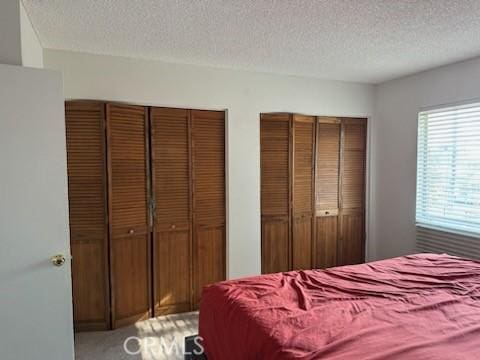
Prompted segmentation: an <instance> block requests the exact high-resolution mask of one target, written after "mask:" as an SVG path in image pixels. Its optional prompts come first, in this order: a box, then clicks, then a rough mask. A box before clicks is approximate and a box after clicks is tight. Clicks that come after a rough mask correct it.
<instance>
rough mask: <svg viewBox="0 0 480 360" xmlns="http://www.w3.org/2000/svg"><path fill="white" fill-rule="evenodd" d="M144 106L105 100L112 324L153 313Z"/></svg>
mask: <svg viewBox="0 0 480 360" xmlns="http://www.w3.org/2000/svg"><path fill="white" fill-rule="evenodd" d="M146 136H147V128H146V109H145V108H144V107H142V106H131V105H120V104H107V141H108V150H109V152H108V154H109V164H108V165H109V185H110V186H109V201H110V236H111V247H112V249H111V254H112V255H111V267H112V270H111V274H112V279H111V281H112V308H113V309H112V319H113V327H114V328H116V327H118V326H122V325H125V324H129V323H132V322H135V321H137V320H139V319H143V318H147V317H149V316H150V280H149V274H150V241H149V239H150V236H149V226H148V225H149V224H148V207H147V203H148V196H149V195H148V179H147V176H148V175H147V174H148V169H147V161H149V159H147V154H148V147H147V142H146Z"/></svg>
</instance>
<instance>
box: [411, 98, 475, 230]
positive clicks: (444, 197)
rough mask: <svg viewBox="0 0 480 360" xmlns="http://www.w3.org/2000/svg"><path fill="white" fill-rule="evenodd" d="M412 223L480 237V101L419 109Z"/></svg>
mask: <svg viewBox="0 0 480 360" xmlns="http://www.w3.org/2000/svg"><path fill="white" fill-rule="evenodd" d="M416 222H417V225H418V226H421V227H422V226H423V227H429V228H432V227H433V228H436V229H439V230H446V231H450V232H454V233H460V234H473V235H480V103H474V104H469V105H461V106H451V107H446V108H442V109H436V110H430V111H423V112H420V113H419V115H418V155H417V208H416Z"/></svg>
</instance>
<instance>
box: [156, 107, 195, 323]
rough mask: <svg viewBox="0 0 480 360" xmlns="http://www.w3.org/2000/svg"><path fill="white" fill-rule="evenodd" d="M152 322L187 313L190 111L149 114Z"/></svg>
mask: <svg viewBox="0 0 480 360" xmlns="http://www.w3.org/2000/svg"><path fill="white" fill-rule="evenodd" d="M150 122H151V131H150V135H151V144H152V177H153V189H152V190H153V194H154V196H155V202H156V212H155V224H154V254H155V256H154V266H153V269H154V273H153V277H154V286H155V288H154V301H155V306H154V310H155V316H159V315H163V314H169V313H178V312H182V311H189V310H190V300H191V292H190V288H191V269H190V264H191V261H192V260H191V249H190V244H191V232H190V223H191V212H190V206H191V204H190V199H191V190H190V155H189V148H190V139H189V110H185V109H169V108H151V112H150Z"/></svg>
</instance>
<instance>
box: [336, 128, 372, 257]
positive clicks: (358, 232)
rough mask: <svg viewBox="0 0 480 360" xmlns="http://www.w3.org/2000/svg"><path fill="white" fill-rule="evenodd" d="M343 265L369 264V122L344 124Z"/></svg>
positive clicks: (340, 251)
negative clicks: (367, 135)
mask: <svg viewBox="0 0 480 360" xmlns="http://www.w3.org/2000/svg"><path fill="white" fill-rule="evenodd" d="M341 142H342V157H341V166H340V176H341V177H340V178H341V181H340V193H341V196H340V202H341V220H340V243H339V247H338V256H339V259H338V262H339V265H345V264H357V263H362V262H364V261H365V249H364V248H365V226H364V223H365V215H364V214H365V162H366V120H365V119H343V120H342V141H341Z"/></svg>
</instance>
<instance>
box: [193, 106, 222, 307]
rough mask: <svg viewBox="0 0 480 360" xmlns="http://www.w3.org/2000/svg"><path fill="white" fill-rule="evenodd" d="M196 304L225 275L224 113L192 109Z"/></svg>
mask: <svg viewBox="0 0 480 360" xmlns="http://www.w3.org/2000/svg"><path fill="white" fill-rule="evenodd" d="M191 132H192V135H191V136H192V144H191V145H192V178H193V227H194V229H193V231H194V233H193V251H194V258H193V260H194V263H193V266H194V271H193V274H194V300H193V301H194V305H195V306H197V305H198V302H199V300H200V296H201V291H202V288H203V287H204V286H206V285H208V284H211V283H214V282H217V281H221V280H224V279H225V275H226V274H225V266H226V260H225V249H226V244H225V113H224V112H223V111H201V110H192V111H191Z"/></svg>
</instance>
